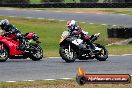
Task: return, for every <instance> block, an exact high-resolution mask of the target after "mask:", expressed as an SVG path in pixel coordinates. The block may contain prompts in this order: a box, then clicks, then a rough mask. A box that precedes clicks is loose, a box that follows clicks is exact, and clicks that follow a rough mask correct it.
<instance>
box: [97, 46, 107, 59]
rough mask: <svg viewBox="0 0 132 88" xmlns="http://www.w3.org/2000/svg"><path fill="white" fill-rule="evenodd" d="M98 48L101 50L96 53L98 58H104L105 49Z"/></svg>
mask: <svg viewBox="0 0 132 88" xmlns="http://www.w3.org/2000/svg"><path fill="white" fill-rule="evenodd" d="M99 48H101V50H100V51H99V52H98V55H99V56H100V57H105V56H106V51H105V49H104V48H102V47H99Z"/></svg>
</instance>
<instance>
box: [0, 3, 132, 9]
mask: <svg viewBox="0 0 132 88" xmlns="http://www.w3.org/2000/svg"><path fill="white" fill-rule="evenodd" d="M0 7H18V8H131V7H132V3H44V4H15V3H14V4H13V3H12V4H2V3H0Z"/></svg>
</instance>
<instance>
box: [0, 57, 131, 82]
mask: <svg viewBox="0 0 132 88" xmlns="http://www.w3.org/2000/svg"><path fill="white" fill-rule="evenodd" d="M79 66H81V67H83V68H84V69H86V71H87V73H104V74H106V73H108V74H110V73H112V74H116V73H120V74H131V75H132V55H127V56H110V57H109V58H108V59H107V61H102V62H101V61H97V60H96V59H94V60H87V61H78V60H77V61H76V62H74V63H65V61H63V60H62V59H61V58H50V59H46V58H44V59H42V60H40V61H32V60H23V59H22V60H7V62H4V63H0V82H3V81H4V82H5V81H25V80H44V79H59V78H73V77H75V76H76V71H77V68H78V67H79Z"/></svg>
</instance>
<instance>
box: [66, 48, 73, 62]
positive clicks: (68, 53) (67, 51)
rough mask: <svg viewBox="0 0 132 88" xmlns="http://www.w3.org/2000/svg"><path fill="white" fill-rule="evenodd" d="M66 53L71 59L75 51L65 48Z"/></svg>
mask: <svg viewBox="0 0 132 88" xmlns="http://www.w3.org/2000/svg"><path fill="white" fill-rule="evenodd" d="M64 53H65V55H66V57H67V58H68V59H69V60H73V58H74V52H73V51H72V50H70V51H69V50H68V49H64Z"/></svg>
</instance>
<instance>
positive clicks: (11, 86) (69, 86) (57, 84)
mask: <svg viewBox="0 0 132 88" xmlns="http://www.w3.org/2000/svg"><path fill="white" fill-rule="evenodd" d="M0 88H132V83H130V84H85V85H83V86H80V85H78V84H77V83H76V81H75V80H56V81H34V82H15V83H5V82H1V83H0Z"/></svg>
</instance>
